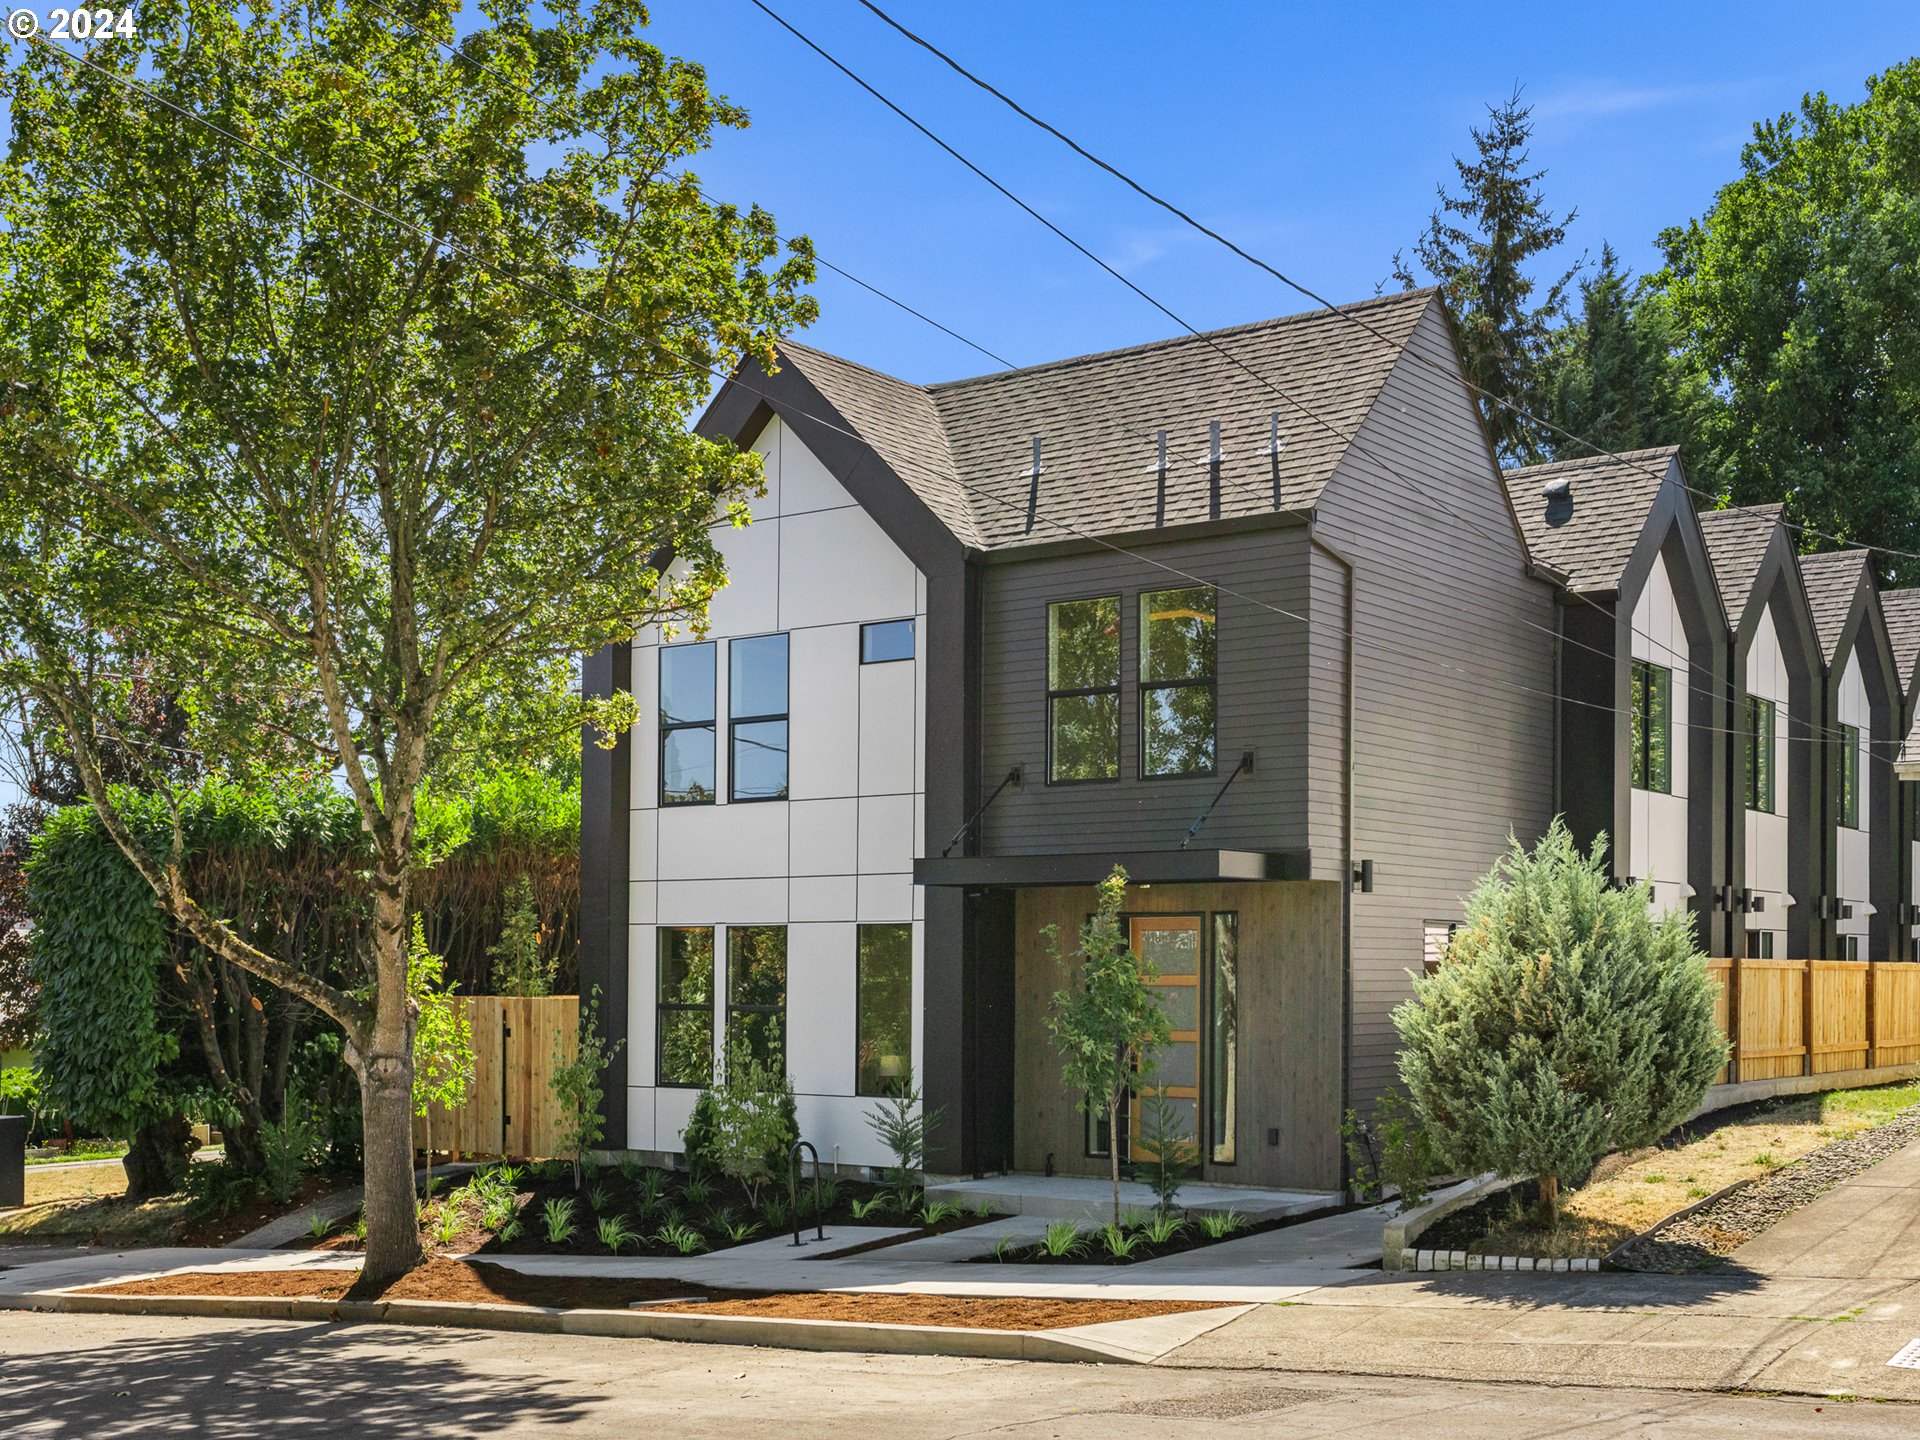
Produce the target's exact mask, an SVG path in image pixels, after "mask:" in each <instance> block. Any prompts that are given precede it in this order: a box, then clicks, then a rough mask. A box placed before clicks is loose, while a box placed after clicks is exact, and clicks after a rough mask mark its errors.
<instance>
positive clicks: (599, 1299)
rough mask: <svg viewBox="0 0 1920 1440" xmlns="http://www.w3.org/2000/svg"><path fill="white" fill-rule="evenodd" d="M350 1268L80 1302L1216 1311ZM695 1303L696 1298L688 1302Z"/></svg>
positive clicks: (1088, 1317)
mask: <svg viewBox="0 0 1920 1440" xmlns="http://www.w3.org/2000/svg"><path fill="white" fill-rule="evenodd" d="M359 1278H360V1275H359V1272H358V1271H356V1270H224V1271H206V1270H198V1271H188V1272H186V1273H183V1274H178V1275H162V1276H158V1277H156V1278H154V1279H150V1280H131V1281H127V1282H125V1283H123V1284H119V1285H99V1286H95V1287H93V1288H92V1289H89V1290H86V1291H83V1292H82V1293H84V1294H89V1295H153V1296H159V1295H213V1296H245V1297H252V1298H260V1299H313V1300H345V1299H352V1300H441V1301H455V1302H459V1303H464V1304H483V1305H530V1306H543V1307H547V1308H551V1309H588V1310H623V1309H626V1308H627V1307H628V1306H630V1305H632V1304H634V1303H635V1302H638V1301H661V1300H667V1301H674V1300H683V1301H689V1302H691V1303H682V1304H677V1305H676V1304H667V1305H660V1306H659V1307H658V1308H659V1309H662V1310H669V1311H679V1312H686V1313H697V1314H704V1315H760V1316H773V1317H778V1318H781V1319H788V1320H854V1321H862V1322H869V1323H874V1324H882V1325H938V1326H946V1327H953V1326H958V1327H963V1328H967V1329H981V1330H1058V1329H1064V1328H1066V1327H1069V1326H1074V1325H1099V1324H1104V1323H1106V1322H1108V1321H1112V1320H1138V1319H1142V1318H1145V1317H1148V1316H1154V1315H1179V1314H1184V1313H1186V1312H1188V1311H1191V1310H1211V1309H1216V1308H1218V1307H1217V1306H1216V1305H1214V1304H1212V1303H1210V1302H1206V1301H1186V1300H1054V1299H1034V1298H1028V1297H1023V1296H972V1295H894V1294H889V1295H868V1294H847V1293H833V1294H814V1293H809V1292H772V1291H759V1290H722V1289H715V1288H714V1287H712V1286H706V1285H699V1284H693V1283H689V1282H687V1281H684V1280H623V1279H611V1278H599V1277H589V1276H577V1275H523V1274H520V1273H519V1272H517V1271H514V1270H509V1269H507V1268H506V1267H505V1266H501V1265H490V1264H488V1263H486V1262H485V1261H464V1260H445V1259H436V1260H429V1261H427V1262H426V1264H424V1265H422V1266H420V1267H419V1268H418V1269H415V1270H412V1271H409V1272H408V1273H407V1274H406V1275H404V1276H402V1277H401V1278H400V1279H399V1280H397V1281H395V1282H394V1283H393V1284H392V1285H389V1286H387V1287H385V1288H384V1289H377V1290H376V1289H360V1288H358V1282H359ZM696 1297H697V1298H696Z"/></svg>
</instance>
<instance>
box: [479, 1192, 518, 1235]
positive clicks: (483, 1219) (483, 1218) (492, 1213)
mask: <svg viewBox="0 0 1920 1440" xmlns="http://www.w3.org/2000/svg"><path fill="white" fill-rule="evenodd" d="M514 1213H515V1208H514V1203H513V1196H511V1195H489V1196H488V1197H487V1198H486V1199H485V1200H483V1201H482V1202H481V1204H480V1223H481V1224H482V1225H484V1226H485V1227H486V1228H487V1229H489V1230H491V1231H493V1232H494V1234H496V1235H498V1234H500V1233H502V1232H503V1231H504V1230H505V1229H506V1228H507V1226H508V1225H509V1224H511V1223H512V1221H513V1217H514Z"/></svg>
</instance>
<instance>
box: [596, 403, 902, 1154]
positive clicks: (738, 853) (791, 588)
mask: <svg viewBox="0 0 1920 1440" xmlns="http://www.w3.org/2000/svg"><path fill="white" fill-rule="evenodd" d="M753 448H754V450H755V451H756V452H757V453H759V454H760V455H761V456H762V457H763V459H764V463H765V466H766V478H767V494H766V496H765V497H764V498H762V499H760V500H757V501H755V502H754V503H753V505H752V510H753V515H754V519H753V523H752V524H751V525H748V526H745V527H742V528H738V529H736V528H734V527H732V526H730V525H729V526H719V527H716V529H715V540H716V543H717V544H718V546H719V548H720V551H721V553H722V554H723V555H724V556H725V557H726V561H727V584H726V586H725V588H724V589H722V590H721V591H720V593H719V594H718V595H717V596H716V597H715V598H714V602H713V606H712V610H711V626H710V629H709V630H708V632H707V635H706V636H705V639H706V640H708V641H711V642H713V643H714V646H715V652H714V654H715V665H714V671H715V696H714V713H715V716H716V723H715V742H714V752H715V772H716V773H715V789H716V792H717V795H718V796H719V800H718V803H715V804H711V805H674V806H668V807H665V808H662V807H661V806H660V803H659V795H660V775H659V730H658V715H659V698H658V681H659V667H660V648H661V646H660V636H659V635H658V634H657V633H655V632H649V633H644V634H642V635H641V636H639V637H638V638H637V639H636V642H635V645H634V665H633V683H634V691H635V695H636V697H637V699H638V701H639V706H640V714H641V721H640V724H639V725H638V726H637V727H636V728H635V730H634V733H633V747H634V748H633V766H632V773H633V789H632V796H631V802H630V812H631V820H632V869H631V876H630V909H629V919H630V922H631V923H630V927H629V929H630V937H629V947H628V967H629V992H628V993H629V996H630V999H629V1007H628V1017H627V1035H628V1043H627V1048H626V1054H625V1063H626V1070H627V1079H628V1124H627V1134H626V1136H625V1141H626V1144H627V1145H628V1146H629V1147H630V1148H633V1149H638V1150H664V1151H676V1150H678V1149H680V1147H681V1132H682V1131H683V1130H684V1129H685V1126H686V1123H687V1119H688V1117H689V1115H690V1114H691V1112H692V1107H693V1101H694V1099H695V1097H696V1095H697V1091H694V1090H692V1089H683V1088H679V1087H673V1086H660V1085H657V1084H656V1080H657V1075H656V1064H657V1033H656V1032H657V1011H656V1008H655V1007H656V1002H657V990H658V976H657V973H656V960H657V943H658V941H657V935H658V930H659V927H662V926H676V925H696V926H712V927H713V929H714V952H715V962H714V968H715V971H716V974H715V976H714V1027H715V1044H716V1050H718V1048H719V1047H721V1046H724V1044H725V1034H724V1030H725V1013H726V973H725V972H726V928H727V927H728V926H729V925H749V924H751V925H784V926H785V927H786V929H787V994H786V1023H785V1036H786V1048H787V1068H788V1073H789V1074H790V1076H791V1077H792V1080H793V1084H794V1089H795V1093H796V1104H797V1108H798V1112H799V1118H800V1128H801V1133H802V1135H803V1136H804V1137H805V1138H806V1139H808V1140H810V1141H812V1142H813V1143H814V1144H815V1145H816V1146H818V1147H819V1150H820V1154H821V1157H822V1159H824V1160H827V1161H828V1162H829V1163H831V1162H832V1161H834V1160H835V1159H836V1158H837V1159H838V1160H840V1161H841V1162H843V1163H846V1164H859V1165H877V1164H881V1163H885V1162H886V1161H887V1160H888V1159H889V1156H888V1155H887V1154H886V1153H885V1152H884V1150H882V1149H881V1147H880V1146H879V1145H878V1143H877V1142H876V1141H875V1139H874V1137H873V1134H872V1132H871V1130H870V1128H869V1127H868V1125H867V1122H866V1118H865V1117H866V1114H867V1112H868V1111H869V1110H871V1109H872V1107H873V1104H874V1102H873V1100H872V1099H871V1098H866V1097H860V1096H857V1095H855V1093H854V1092H855V1089H856V1088H857V1087H856V1083H855V1068H856V1037H855V1026H856V944H857V933H858V926H860V925H861V924H878V923H904V924H911V925H912V926H913V932H914V933H913V952H912V953H913V989H914V1000H915V1003H914V1013H913V1040H912V1044H913V1054H914V1055H915V1056H916V1057H918V1056H919V1055H921V1054H922V1053H923V1049H922V1047H923V1044H924V1033H923V1028H924V1027H923V1025H922V1021H921V1015H920V1003H919V1002H920V997H921V996H922V995H923V994H924V993H925V988H924V977H923V954H924V946H923V944H922V939H921V935H920V933H919V929H920V927H919V924H918V917H919V913H920V907H919V906H918V904H917V902H916V898H915V887H914V885H913V879H912V871H913V862H914V859H915V858H916V857H917V856H919V855H920V854H921V853H922V852H923V850H924V844H923V839H922V836H921V833H920V824H921V820H922V817H923V815H924V809H923V803H922V801H923V794H924V790H925V755H924V730H925V725H924V719H925V714H926V653H925V645H926V583H925V580H924V578H923V577H922V576H921V575H920V574H919V572H918V571H917V570H916V569H915V568H914V566H913V564H912V562H911V561H910V560H909V559H908V558H907V557H906V555H905V554H903V553H902V552H901V551H900V550H899V549H898V547H896V546H895V545H894V544H893V543H892V542H891V541H890V540H889V539H888V538H887V537H886V535H885V533H884V532H883V531H882V530H881V529H880V527H879V526H878V525H877V524H876V523H875V522H874V520H873V519H872V518H871V517H870V516H869V515H868V514H867V512H866V511H865V510H864V509H862V508H861V507H860V506H859V505H858V504H857V503H856V502H855V501H854V499H853V497H852V496H851V495H849V494H848V493H847V492H846V490H844V489H843V488H842V487H841V486H840V484H839V483H838V482H837V481H836V480H834V478H833V477H832V476H831V475H830V474H829V473H828V472H827V470H826V468H825V467H824V466H823V465H821V463H820V462H819V461H818V459H816V458H815V457H814V456H813V454H812V453H811V452H810V451H808V450H807V448H806V447H805V446H804V445H803V444H802V443H801V442H800V441H799V439H798V438H797V437H796V436H795V435H794V434H793V433H792V432H791V431H790V430H788V429H787V428H786V427H785V426H784V425H783V424H782V423H781V422H780V421H779V420H778V419H777V418H776V419H774V420H773V421H771V422H770V423H769V424H768V425H767V427H766V429H765V430H764V431H762V432H761V435H760V436H759V438H758V440H757V441H756V442H755V444H754V447H753ZM906 619H911V620H912V621H913V622H914V647H913V648H914V655H913V658H912V659H911V660H902V661H893V662H888V663H882V664H872V665H863V664H862V663H861V660H860V630H861V626H862V624H864V623H872V622H876V621H889V620H906ZM769 634H784V635H786V636H787V644H788V666H787V674H788V684H787V706H788V710H787V716H788V719H787V746H788V755H787V762H788V763H787V798H786V799H784V800H771V801H758V802H753V803H733V802H730V801H729V800H728V799H727V798H726V797H727V796H728V794H729V780H730V776H729V774H728V764H727V759H728V757H727V750H728V744H727V717H728V669H729V663H728V647H729V644H730V642H732V641H734V640H737V639H741V638H745V637H752V636H759V635H769ZM698 638H699V637H694V636H689V635H681V636H676V637H674V641H673V643H676V644H685V643H694V642H696V641H697V640H698Z"/></svg>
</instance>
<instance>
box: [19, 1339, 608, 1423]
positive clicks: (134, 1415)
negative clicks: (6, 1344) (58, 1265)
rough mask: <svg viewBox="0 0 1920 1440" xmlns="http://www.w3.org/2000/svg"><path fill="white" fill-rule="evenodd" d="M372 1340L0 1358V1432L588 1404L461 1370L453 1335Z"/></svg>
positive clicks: (528, 1411) (585, 1409)
mask: <svg viewBox="0 0 1920 1440" xmlns="http://www.w3.org/2000/svg"><path fill="white" fill-rule="evenodd" d="M380 1333H381V1332H378V1331H370V1330H368V1329H364V1328H361V1327H357V1326H334V1325H294V1326H285V1327H282V1326H274V1327H272V1328H270V1329H261V1328H250V1329H247V1330H244V1331H234V1332H230V1333H220V1332H218V1331H215V1332H211V1333H209V1332H207V1331H200V1332H199V1333H196V1334H193V1335H182V1336H177V1337H167V1338H164V1339H142V1338H129V1339H124V1340H120V1341H117V1342H115V1343H114V1344H111V1345H100V1346H93V1347H91V1348H88V1349H84V1350H73V1351H66V1352H57V1351H56V1352H42V1353H34V1354H28V1355H18V1354H17V1355H14V1356H10V1357H7V1358H6V1359H4V1360H0V1377H3V1379H0V1435H18V1434H22V1433H28V1432H29V1431H30V1433H32V1434H33V1435H35V1436H87V1437H97V1440H104V1437H109V1436H121V1435H127V1436H132V1435H139V1436H149V1435H152V1436H166V1435H181V1436H185V1435H192V1436H236V1437H238V1436H256V1435H261V1434H266V1433H268V1432H270V1431H271V1432H274V1433H285V1434H292V1435H336V1434H351V1435H353V1436H355V1437H356V1440H387V1437H398V1436H407V1437H423V1436H441V1435H446V1436H452V1435H505V1434H523V1433H526V1432H528V1431H531V1430H534V1429H536V1428H545V1427H548V1426H563V1425H567V1424H570V1423H573V1422H575V1421H578V1420H581V1419H584V1418H585V1417H586V1416H587V1415H588V1414H589V1413H590V1411H591V1409H592V1408H593V1407H595V1406H596V1405H597V1404H598V1401H597V1400H594V1399H591V1398H585V1399H583V1398H582V1397H580V1396H579V1394H578V1392H577V1391H574V1392H573V1393H563V1392H564V1391H565V1390H566V1388H567V1387H564V1386H563V1384H562V1382H559V1381H550V1380H543V1379H541V1378H539V1377H537V1376H533V1375H514V1376H506V1375H491V1374H480V1373H472V1372H469V1371H468V1369H467V1368H466V1366H465V1365H464V1364H463V1363H462V1361H461V1358H460V1356H459V1354H458V1353H457V1349H458V1347H459V1346H460V1344H461V1341H462V1337H461V1336H460V1335H459V1334H458V1333H450V1332H440V1331H434V1330H409V1331H407V1332H406V1334H405V1344H404V1346H400V1345H394V1344H391V1343H383V1341H382V1340H381V1339H377V1338H376V1336H378V1335H380ZM387 1333H388V1334H389V1335H390V1334H391V1332H387Z"/></svg>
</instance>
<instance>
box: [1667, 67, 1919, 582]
mask: <svg viewBox="0 0 1920 1440" xmlns="http://www.w3.org/2000/svg"><path fill="white" fill-rule="evenodd" d="M1741 172H1742V173H1741V175H1740V178H1739V179H1737V180H1735V181H1734V182H1733V183H1732V184H1730V185H1728V186H1726V187H1725V188H1723V189H1722V190H1721V191H1720V193H1719V194H1718V195H1717V196H1716V197H1715V198H1714V203H1713V205H1712V207H1711V208H1710V209H1709V210H1708V211H1707V213H1706V214H1705V215H1703V216H1702V217H1700V218H1699V219H1697V220H1693V221H1690V222H1689V223H1688V224H1686V225H1683V226H1678V227H1675V228H1673V229H1670V230H1668V231H1666V232H1665V233H1663V234H1662V235H1661V237H1660V243H1661V245H1662V247H1663V249H1664V250H1665V252H1666V260H1667V264H1666V268H1665V270H1663V271H1662V272H1661V273H1660V274H1659V275H1657V276H1656V277H1654V279H1655V283H1656V285H1657V287H1658V289H1659V291H1660V293H1661V297H1662V300H1663V303H1664V304H1665V305H1666V307H1667V308H1668V310H1669V312H1670V313H1671V315H1672V317H1673V321H1674V323H1675V325H1676V327H1677V332H1676V338H1677V340H1678V341H1679V343H1680V344H1681V345H1682V346H1683V347H1684V348H1685V350H1686V351H1687V352H1689V354H1690V355H1691V356H1692V357H1693V359H1694V360H1695V361H1696V362H1697V363H1698V364H1699V365H1700V366H1701V367H1702V368H1704V369H1705V370H1706V371H1707V373H1708V374H1709V375H1710V376H1711V378H1712V380H1713V382H1714V384H1715V387H1716V389H1717V390H1718V391H1719V392H1720V393H1721V395H1722V396H1723V397H1724V405H1723V406H1722V407H1721V408H1720V409H1719V411H1718V412H1717V414H1716V415H1715V416H1714V419H1713V426H1712V429H1711V430H1710V432H1709V435H1708V440H1709V443H1710V444H1711V445H1712V447H1713V449H1714V451H1715V452H1716V455H1717V457H1718V463H1719V465H1720V466H1721V468H1722V469H1723V470H1724V473H1725V474H1726V476H1727V487H1728V491H1729V493H1730V495H1731V498H1732V499H1733V501H1734V502H1735V503H1737V504H1752V503H1758V502H1763V501H1776V500H1779V501H1785V502H1786V505H1787V512H1788V515H1789V517H1790V518H1791V519H1793V520H1796V521H1799V522H1801V523H1804V524H1807V525H1811V526H1813V527H1815V528H1817V529H1819V530H1823V531H1826V532H1828V533H1830V534H1833V535H1837V536H1839V537H1840V538H1842V539H1845V540H1862V541H1868V542H1872V543H1877V544H1882V545H1891V546H1895V547H1898V548H1900V549H1905V550H1916V551H1920V59H1916V60H1909V61H1907V62H1906V63H1905V64H1902V65H1897V66H1895V67H1893V68H1892V69H1890V70H1888V71H1886V73H1884V74H1882V75H1879V76H1876V77H1874V78H1872V79H1869V80H1868V81H1867V94H1866V98H1865V99H1863V100H1862V101H1861V102H1860V103H1859V104H1857V105H1840V104H1836V103H1834V102H1833V101H1832V100H1830V99H1828V98H1827V96H1825V95H1823V94H1816V95H1812V96H1809V97H1807V98H1806V99H1804V100H1803V101H1802V102H1801V105H1800V110H1799V113H1798V114H1797V115H1795V114H1787V115H1782V116H1780V117H1779V118H1778V119H1775V120H1771V121H1768V122H1766V123H1764V124H1760V125H1756V126H1755V127H1754V135H1753V140H1752V142H1751V143H1749V144H1748V145H1747V147H1746V149H1745V150H1744V151H1743V152H1742V155H1741ZM1878 563H1879V564H1880V566H1881V574H1882V578H1883V579H1892V580H1897V581H1898V583H1901V584H1912V583H1914V580H1915V579H1916V578H1917V577H1920V572H1916V570H1915V569H1914V567H1913V564H1912V562H1907V561H1900V560H1886V559H1882V560H1881V561H1879V562H1878Z"/></svg>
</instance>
